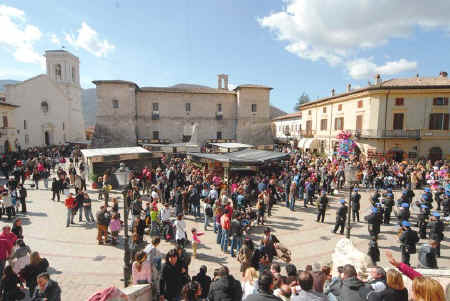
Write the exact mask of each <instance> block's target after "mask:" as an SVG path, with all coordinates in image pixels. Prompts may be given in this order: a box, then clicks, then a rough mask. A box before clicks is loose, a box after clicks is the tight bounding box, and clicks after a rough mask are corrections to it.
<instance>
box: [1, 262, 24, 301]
mask: <svg viewBox="0 0 450 301" xmlns="http://www.w3.org/2000/svg"><path fill="white" fill-rule="evenodd" d="M18 284H19V285H20V288H23V286H22V283H21V281H20V279H19V277H17V275H16V273H14V271H13V269H12V267H11V266H10V265H9V266H7V267H6V268H5V270H4V271H3V275H2V284H1V291H2V296H3V298H2V300H3V301H16V300H22V299H23V298H25V293H24V292H22V291H21V290H20V288H19V287H18V286H17V285H18Z"/></svg>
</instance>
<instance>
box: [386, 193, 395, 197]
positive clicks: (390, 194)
mask: <svg viewBox="0 0 450 301" xmlns="http://www.w3.org/2000/svg"><path fill="white" fill-rule="evenodd" d="M386 196H388V197H393V196H394V195H393V194H392V193H386Z"/></svg>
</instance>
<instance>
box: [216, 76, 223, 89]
mask: <svg viewBox="0 0 450 301" xmlns="http://www.w3.org/2000/svg"><path fill="white" fill-rule="evenodd" d="M217 89H222V74H219V75H217Z"/></svg>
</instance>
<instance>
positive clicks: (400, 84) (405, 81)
mask: <svg viewBox="0 0 450 301" xmlns="http://www.w3.org/2000/svg"><path fill="white" fill-rule="evenodd" d="M391 89H393V90H394V89H398V90H401V89H450V79H449V78H448V77H447V76H441V75H440V76H437V77H417V76H415V77H410V78H393V79H389V80H385V81H382V82H381V83H379V84H373V85H369V86H366V87H363V88H360V89H355V90H351V91H350V92H346V93H341V94H336V95H334V96H329V97H325V98H321V99H318V100H315V101H310V102H307V103H305V104H302V105H301V106H300V107H301V108H305V107H309V106H311V105H315V104H318V103H321V102H325V101H328V100H332V99H337V98H340V97H345V96H348V95H353V94H357V93H361V92H366V91H376V90H391Z"/></svg>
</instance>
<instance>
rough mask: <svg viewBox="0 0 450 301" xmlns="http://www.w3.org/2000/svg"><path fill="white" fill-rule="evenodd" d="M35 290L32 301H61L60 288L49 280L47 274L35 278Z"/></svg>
mask: <svg viewBox="0 0 450 301" xmlns="http://www.w3.org/2000/svg"><path fill="white" fill-rule="evenodd" d="M37 284H38V286H37V287H36V290H35V291H34V294H33V297H32V298H31V300H32V301H42V300H45V301H61V288H60V287H59V285H58V282H56V281H54V280H51V279H50V276H49V274H48V273H41V274H39V275H38V276H37Z"/></svg>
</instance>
